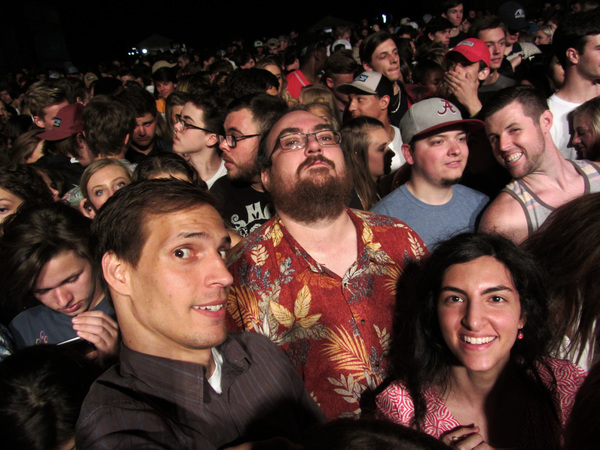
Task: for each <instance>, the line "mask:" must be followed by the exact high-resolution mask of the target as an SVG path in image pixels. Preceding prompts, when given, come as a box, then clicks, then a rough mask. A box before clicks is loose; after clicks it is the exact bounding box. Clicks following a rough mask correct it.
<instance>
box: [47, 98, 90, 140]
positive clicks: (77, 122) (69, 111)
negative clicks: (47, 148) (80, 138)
mask: <svg viewBox="0 0 600 450" xmlns="http://www.w3.org/2000/svg"><path fill="white" fill-rule="evenodd" d="M82 116H83V105H82V104H81V103H77V102H75V103H71V104H69V105H67V106H65V107H63V108H61V110H60V111H58V113H57V114H56V117H55V119H54V123H53V124H52V128H51V129H50V130H46V131H43V132H41V133H40V134H39V135H38V136H39V137H40V139H45V140H46V141H60V140H61V139H66V138H68V137H69V136H72V135H74V134H77V133H81V132H82V131H83V121H82Z"/></svg>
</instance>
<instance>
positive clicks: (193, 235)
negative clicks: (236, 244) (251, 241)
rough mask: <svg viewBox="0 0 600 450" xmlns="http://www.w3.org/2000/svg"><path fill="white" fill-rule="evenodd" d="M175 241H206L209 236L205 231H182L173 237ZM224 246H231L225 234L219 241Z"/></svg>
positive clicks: (229, 239)
mask: <svg viewBox="0 0 600 450" xmlns="http://www.w3.org/2000/svg"><path fill="white" fill-rule="evenodd" d="M175 238H176V239H202V240H206V239H209V238H210V234H209V233H207V232H206V231H190V232H187V231H183V232H181V233H179V234H178V235H177V236H175ZM224 244H231V237H230V236H229V235H228V234H227V235H225V236H223V239H221V245H224Z"/></svg>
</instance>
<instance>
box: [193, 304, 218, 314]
mask: <svg viewBox="0 0 600 450" xmlns="http://www.w3.org/2000/svg"><path fill="white" fill-rule="evenodd" d="M223 306H225V305H223V304H221V305H210V306H194V309H204V310H206V311H212V312H217V311H220V310H222V309H223Z"/></svg>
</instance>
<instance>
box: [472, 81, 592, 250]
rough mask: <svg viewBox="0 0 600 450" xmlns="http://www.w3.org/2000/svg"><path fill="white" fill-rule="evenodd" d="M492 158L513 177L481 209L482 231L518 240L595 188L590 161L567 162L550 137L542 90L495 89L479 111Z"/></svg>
mask: <svg viewBox="0 0 600 450" xmlns="http://www.w3.org/2000/svg"><path fill="white" fill-rule="evenodd" d="M483 117H484V119H485V128H486V133H487V136H488V139H489V141H490V143H491V145H492V150H493V152H494V156H495V158H496V160H497V161H498V162H499V163H500V164H501V165H502V166H503V167H504V168H505V169H506V170H508V172H509V173H510V174H511V175H512V177H513V180H512V181H511V182H510V183H509V184H508V185H507V186H506V187H505V188H504V189H503V190H502V191H501V192H500V194H499V195H498V196H497V197H496V199H495V200H494V201H493V202H492V203H491V204H490V206H489V207H488V208H487V209H486V211H485V212H484V214H483V217H482V219H481V223H480V225H479V230H480V231H483V232H495V233H500V234H502V235H504V236H506V237H508V238H510V239H512V240H513V241H515V242H517V243H520V242H522V241H523V240H525V238H527V236H528V235H529V234H531V233H532V232H533V231H535V230H536V229H537V228H539V227H540V225H541V224H542V223H543V222H544V221H545V220H546V218H547V217H548V216H549V215H550V213H551V212H552V211H553V210H554V209H556V208H558V207H559V206H561V205H563V204H565V203H567V202H569V201H570V200H573V199H575V198H577V197H580V196H582V195H585V194H589V193H591V192H598V191H600V169H599V168H598V166H597V165H596V164H595V163H592V162H590V161H585V160H580V161H570V160H567V159H565V157H564V156H563V155H562V154H561V153H560V151H559V149H558V148H557V147H556V145H555V144H554V142H553V140H552V136H551V134H550V129H551V128H552V121H553V117H552V113H551V112H550V111H549V110H548V105H547V103H546V101H545V99H544V97H543V94H542V93H541V92H539V91H538V90H536V89H534V88H531V87H527V86H514V87H510V88H507V89H504V90H502V91H499V92H498V93H497V94H496V95H495V96H494V97H492V98H491V99H490V101H489V102H488V103H487V104H486V105H485V107H484V109H483Z"/></svg>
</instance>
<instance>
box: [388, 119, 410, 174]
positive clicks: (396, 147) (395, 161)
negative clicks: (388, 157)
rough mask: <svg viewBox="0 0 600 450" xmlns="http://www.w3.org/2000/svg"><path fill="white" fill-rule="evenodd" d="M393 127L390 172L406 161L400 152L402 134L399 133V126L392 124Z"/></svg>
mask: <svg viewBox="0 0 600 450" xmlns="http://www.w3.org/2000/svg"><path fill="white" fill-rule="evenodd" d="M392 128H393V129H394V139H392V142H390V149H391V150H392V151H393V152H394V157H393V158H392V172H393V171H395V170H396V169H399V168H400V166H401V165H403V164H404V163H405V162H406V159H405V158H404V155H403V154H402V144H403V142H402V135H401V134H400V128H398V127H396V126H394V125H392Z"/></svg>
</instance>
